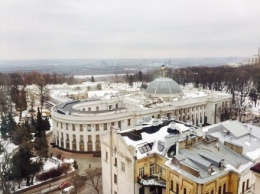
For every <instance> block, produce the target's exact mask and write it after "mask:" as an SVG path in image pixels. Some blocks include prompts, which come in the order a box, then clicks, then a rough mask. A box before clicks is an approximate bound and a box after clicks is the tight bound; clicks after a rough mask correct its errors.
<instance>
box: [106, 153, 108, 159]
mask: <svg viewBox="0 0 260 194" xmlns="http://www.w3.org/2000/svg"><path fill="white" fill-rule="evenodd" d="M107 160H108V153H107V152H106V161H107Z"/></svg>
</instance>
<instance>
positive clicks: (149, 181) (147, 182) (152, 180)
mask: <svg viewBox="0 0 260 194" xmlns="http://www.w3.org/2000/svg"><path fill="white" fill-rule="evenodd" d="M137 182H138V183H139V184H140V185H142V186H144V187H151V186H152V187H156V188H166V181H165V180H163V179H161V178H160V177H158V176H149V177H147V176H145V175H144V176H143V177H137Z"/></svg>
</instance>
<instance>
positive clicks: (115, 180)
mask: <svg viewBox="0 0 260 194" xmlns="http://www.w3.org/2000/svg"><path fill="white" fill-rule="evenodd" d="M114 183H115V184H117V175H116V174H114Z"/></svg>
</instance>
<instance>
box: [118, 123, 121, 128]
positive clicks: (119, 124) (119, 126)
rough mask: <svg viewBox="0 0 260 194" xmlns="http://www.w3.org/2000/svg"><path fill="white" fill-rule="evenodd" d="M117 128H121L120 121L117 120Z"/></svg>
mask: <svg viewBox="0 0 260 194" xmlns="http://www.w3.org/2000/svg"><path fill="white" fill-rule="evenodd" d="M118 128H119V129H121V121H118Z"/></svg>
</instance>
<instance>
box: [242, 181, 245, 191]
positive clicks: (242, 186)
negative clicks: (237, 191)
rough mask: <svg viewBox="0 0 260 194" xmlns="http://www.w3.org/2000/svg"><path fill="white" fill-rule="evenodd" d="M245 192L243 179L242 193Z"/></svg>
mask: <svg viewBox="0 0 260 194" xmlns="http://www.w3.org/2000/svg"><path fill="white" fill-rule="evenodd" d="M244 192H245V181H244V182H243V183H242V193H244Z"/></svg>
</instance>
